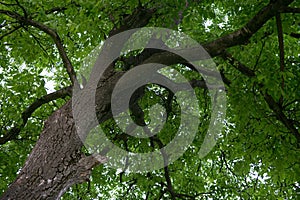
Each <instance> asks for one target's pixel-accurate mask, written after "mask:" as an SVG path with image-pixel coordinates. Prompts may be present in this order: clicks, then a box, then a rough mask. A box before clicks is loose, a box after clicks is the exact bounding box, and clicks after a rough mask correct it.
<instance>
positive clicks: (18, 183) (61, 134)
mask: <svg viewBox="0 0 300 200" xmlns="http://www.w3.org/2000/svg"><path fill="white" fill-rule="evenodd" d="M71 109H72V106H71V101H69V102H68V103H67V104H65V105H64V106H63V107H62V108H60V109H59V110H57V111H56V112H54V113H53V114H52V115H51V116H50V117H49V118H48V120H47V121H46V122H45V128H44V130H43V132H42V133H41V135H40V138H39V140H38V142H37V143H36V145H35V147H34V149H33V150H32V152H31V154H30V156H29V157H28V159H27V161H26V163H25V165H24V167H23V168H22V170H21V172H20V173H19V175H18V177H17V178H16V180H15V181H14V183H12V184H11V186H10V187H9V188H8V190H7V191H6V192H5V193H4V194H3V196H2V197H1V200H4V199H14V200H15V199H59V198H60V196H61V195H62V194H63V193H64V192H65V191H66V190H67V189H68V188H69V187H70V186H71V185H73V184H76V183H81V182H84V181H86V180H87V179H88V177H89V175H90V170H91V168H92V167H93V166H94V165H95V164H97V163H98V161H97V160H96V159H94V158H93V157H86V156H84V155H83V154H82V153H81V151H80V150H81V147H82V142H81V140H80V139H79V137H78V135H77V133H76V129H75V126H74V120H73V117H72V111H71ZM100 160H101V158H100ZM102 160H103V161H105V158H104V157H103V159H102Z"/></svg>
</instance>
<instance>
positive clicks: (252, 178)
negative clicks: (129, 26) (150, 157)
mask: <svg viewBox="0 0 300 200" xmlns="http://www.w3.org/2000/svg"><path fill="white" fill-rule="evenodd" d="M16 2H18V1H1V2H0V10H10V11H14V12H17V13H19V14H20V15H27V16H28V17H30V18H33V19H34V20H36V21H38V22H40V23H43V24H45V25H47V26H48V27H51V28H52V29H54V30H55V31H57V33H58V35H59V36H60V37H61V39H62V41H63V44H64V46H65V49H66V52H67V54H68V56H69V58H70V60H71V62H72V63H73V66H74V68H75V71H76V70H78V69H79V68H80V66H81V62H82V61H83V59H84V58H85V57H86V56H87V55H88V54H89V53H90V52H91V51H92V50H93V49H94V48H95V47H96V46H97V45H99V44H100V43H101V42H102V41H104V40H105V38H106V37H107V36H108V35H109V31H110V30H111V29H112V28H113V27H119V26H120V25H121V24H122V20H123V19H124V18H125V17H126V16H128V15H131V14H132V13H133V12H134V9H135V8H136V7H138V6H140V5H142V6H144V7H147V8H156V9H157V10H156V12H155V14H154V16H153V17H152V18H151V20H150V22H149V23H148V26H157V27H166V28H172V29H174V30H180V31H182V32H184V33H186V34H187V35H189V36H190V37H192V38H193V39H195V40H197V41H198V42H200V43H201V44H205V43H208V42H210V41H213V40H215V39H217V38H220V37H221V36H224V35H227V34H229V33H231V32H233V31H235V30H237V29H239V28H241V27H243V26H244V25H245V24H247V23H248V22H249V20H250V19H251V18H252V17H253V16H254V15H256V14H257V13H258V11H259V10H261V9H262V8H263V7H265V6H267V5H268V4H269V1H264V0H259V1H257V0H250V1H239V2H237V1H235V0H227V1H210V0H203V1H197V0H194V1H192V0H186V1H176V0H165V1H136V0H128V1H122V0H119V1H106V0H103V1H95V0H89V1H81V0H77V1H73V0H68V1H45V0H42V1H24V2H21V6H20V5H17V3H16ZM10 4H13V5H10ZM15 4H16V5H15ZM139 4H140V5H139ZM290 7H295V8H297V7H298V8H300V3H299V2H297V1H295V2H294V3H292V4H291V5H290ZM23 8H25V9H23ZM54 8H57V10H56V11H54V10H53V9H54ZM58 8H61V9H58ZM51 9H52V10H51ZM24 10H26V12H24ZM281 19H282V26H283V37H284V51H285V55H284V63H285V66H284V70H281V65H280V49H279V46H278V38H277V37H278V29H277V27H276V20H275V18H272V19H270V20H269V21H268V22H267V23H266V24H265V25H264V26H262V27H261V28H260V29H259V30H258V32H257V33H255V34H254V35H253V36H252V37H251V38H250V39H249V41H247V43H245V44H242V45H238V46H234V47H231V48H229V49H227V51H228V52H229V53H230V54H231V55H232V56H233V57H234V59H235V61H234V63H232V62H230V61H229V60H228V59H224V58H223V57H222V56H218V57H214V61H215V63H216V64H217V66H218V69H219V70H220V71H221V72H222V73H223V74H224V76H225V77H226V79H228V80H229V81H230V84H227V85H226V91H227V98H228V105H227V111H226V112H227V116H226V121H225V127H224V130H223V132H222V133H221V137H220V139H219V140H218V143H217V145H216V146H215V148H214V149H213V151H211V152H210V153H209V154H208V155H207V156H206V157H204V158H201V159H200V158H199V157H197V152H198V150H199V148H200V145H201V142H202V141H203V134H204V133H205V132H206V130H207V127H208V124H209V123H208V122H209V119H210V114H209V113H210V103H209V102H210V98H209V96H208V94H207V91H206V90H205V89H203V88H196V89H195V93H196V95H197V98H198V100H199V106H200V107H201V126H199V129H198V134H197V136H196V138H195V140H194V142H193V143H192V144H191V145H190V147H189V148H188V150H187V151H186V152H185V154H184V155H183V156H182V157H180V158H179V159H178V160H176V161H175V162H174V163H172V164H170V165H169V166H168V173H169V175H168V176H169V177H170V179H171V182H172V188H173V190H174V191H175V192H176V195H177V196H176V198H179V199H180V198H181V199H194V198H196V199H252V198H253V199H296V198H297V197H299V196H300V178H299V177H300V161H299V160H300V159H299V158H300V157H299V155H300V149H299V146H300V144H299V141H297V139H296V137H295V136H294V135H293V134H291V130H289V129H288V128H287V127H286V126H285V125H284V124H283V123H282V121H280V119H279V118H278V115H276V113H274V110H272V108H270V105H269V104H268V102H267V101H266V99H265V96H264V95H265V94H266V93H268V94H269V95H271V96H272V97H273V99H274V100H275V101H276V102H280V101H281V99H282V100H283V101H282V104H281V109H282V111H283V113H284V114H285V115H286V116H287V117H288V119H289V120H291V121H292V122H293V125H294V127H295V128H296V130H298V133H299V129H300V124H299V121H300V102H299V101H300V90H299V88H300V82H299V78H298V77H299V76H300V54H299V52H300V45H299V44H300V41H299V38H295V37H293V36H292V34H291V33H298V34H299V30H300V29H299V27H300V14H299V13H281ZM0 24H1V28H0V30H1V32H0V33H1V34H0V38H1V40H0V42H1V45H0V58H1V59H0V80H1V81H0V85H1V87H0V97H1V98H0V110H1V118H0V128H1V129H0V130H1V132H0V136H1V137H2V136H4V134H5V133H6V132H7V131H8V130H9V129H11V128H12V127H14V126H20V125H21V124H22V112H23V111H24V110H25V109H26V108H27V107H28V106H29V105H31V104H32V103H33V102H34V101H35V100H36V99H38V98H41V97H42V96H44V95H46V94H47V93H50V92H51V91H50V90H49V85H48V84H47V83H49V82H50V83H53V88H51V90H58V89H61V88H63V87H66V86H68V85H70V81H69V78H68V74H67V73H66V70H65V68H64V66H63V63H62V61H61V57H60V55H59V53H58V50H57V48H56V47H55V46H54V44H53V41H52V40H51V38H50V37H49V36H48V35H47V34H45V33H44V32H42V31H41V30H39V29H37V28H35V27H32V26H28V25H26V24H21V25H19V24H18V23H17V21H16V20H15V19H12V18H11V17H9V16H6V15H3V14H0ZM18 26H20V27H18ZM14 29H16V30H14ZM12 30H14V31H13V32H12V33H10V34H7V35H5V34H6V33H8V32H9V31H12ZM239 63H242V64H243V65H245V66H246V67H248V68H249V69H251V70H252V71H254V72H255V76H254V77H251V76H247V75H245V74H243V72H241V71H240V70H237V67H236V66H237V65H238V64H239ZM174 69H177V70H178V71H180V73H181V74H182V75H184V76H185V77H186V78H187V79H189V80H192V79H194V78H199V77H197V76H196V75H195V73H193V72H192V71H191V70H189V69H186V70H184V68H183V67H182V66H181V65H176V66H174ZM282 80H284V87H282ZM47 87H48V88H47ZM51 87H52V86H51ZM155 88H156V86H155V85H154V86H153V85H150V86H149V87H147V88H146V89H145V96H144V97H143V98H141V99H140V100H139V105H140V106H141V107H142V108H143V109H144V110H145V114H146V118H145V119H146V121H147V120H148V121H149V122H150V123H151V116H149V113H147V112H148V111H149V108H150V107H151V106H152V105H155V104H157V103H158V104H161V105H163V106H167V105H169V104H170V102H168V98H167V97H168V95H170V94H169V92H168V91H167V90H164V89H163V88H160V89H158V90H157V91H155ZM158 93H159V95H157V94H158ZM67 100H68V98H66V99H56V100H54V101H51V102H49V103H47V104H44V105H43V106H41V107H40V108H38V109H37V110H36V111H35V112H34V113H33V115H32V116H31V117H30V118H29V120H28V122H27V124H26V126H25V127H22V129H21V132H20V133H19V135H18V136H17V137H16V138H15V139H13V140H11V141H8V142H6V143H5V144H2V145H1V146H0V158H1V163H0V180H1V181H0V191H1V193H2V192H4V191H5V190H6V188H7V187H8V184H10V183H11V182H13V180H14V179H15V177H16V175H17V173H18V171H19V170H20V168H21V167H22V165H23V164H24V162H25V159H26V158H27V156H28V154H29V153H30V151H31V149H32V148H33V146H34V144H35V142H36V141H37V140H38V137H39V133H40V132H41V130H42V128H43V121H44V120H45V119H46V118H47V117H48V116H49V115H50V114H51V113H52V112H54V110H56V109H58V108H59V107H61V106H62V105H63V104H64V103H65V102H66V101H67ZM171 104H172V105H173V106H174V107H175V110H173V113H172V115H171V116H169V118H170V119H171V118H173V119H175V120H173V121H172V120H168V121H167V124H166V125H165V126H164V131H162V133H160V135H158V137H159V138H160V139H161V140H162V142H163V144H164V145H165V144H167V143H168V141H170V139H172V137H173V135H172V133H173V130H176V129H177V128H178V120H179V119H180V116H178V115H179V112H178V110H176V106H178V105H176V100H175V99H173V100H172V102H171ZM147 109H148V110H147ZM147 115H148V116H147ZM102 126H103V127H104V129H105V130H107V133H106V134H108V135H109V137H111V138H114V137H116V135H121V134H122V132H121V131H120V130H119V129H118V127H116V125H115V124H114V122H113V120H108V121H106V122H105V123H103V124H102ZM110 130H112V132H109V131H110ZM115 142H116V144H118V145H119V146H120V147H124V148H128V149H130V150H131V151H133V152H140V151H143V152H147V151H150V150H151V148H150V147H149V146H147V145H148V143H149V142H150V141H147V140H143V141H142V140H141V141H138V140H136V139H134V138H131V139H129V142H128V144H127V143H126V145H125V143H124V141H122V140H116V141H115ZM125 146H126V147H125ZM154 148H159V145H156V146H154ZM168 186H169V185H168V183H167V180H166V174H165V169H161V170H156V171H153V172H151V173H124V172H121V171H116V170H113V169H110V168H108V167H106V166H105V165H104V166H98V167H96V168H95V169H94V170H93V173H92V176H91V180H90V182H88V183H83V184H80V185H75V186H73V187H71V188H70V189H69V190H68V191H67V192H66V194H65V195H64V196H63V199H76V198H77V199H100V198H101V199H141V198H142V199H147V198H148V199H170V198H172V194H171V192H170V191H169V190H168Z"/></svg>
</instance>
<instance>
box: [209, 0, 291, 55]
mask: <svg viewBox="0 0 300 200" xmlns="http://www.w3.org/2000/svg"><path fill="white" fill-rule="evenodd" d="M292 2H293V0H278V1H276V2H271V3H269V5H267V6H266V7H264V8H263V9H261V10H260V11H259V12H258V13H257V14H256V15H255V16H254V17H253V18H252V19H251V20H250V21H249V22H248V23H247V24H246V25H245V26H244V27H242V28H241V29H239V30H237V31H235V32H233V33H231V34H228V35H225V36H223V37H221V38H219V39H217V40H215V41H212V42H210V43H208V44H205V45H204V48H205V49H206V50H207V52H208V53H209V54H210V55H211V56H212V57H214V56H217V55H219V54H221V53H222V51H224V50H225V49H227V48H229V47H233V46H236V45H241V44H245V43H247V41H248V40H249V39H250V37H252V35H253V34H255V33H256V32H257V31H258V30H259V29H260V28H261V27H262V26H263V25H264V24H265V23H266V22H267V21H268V20H269V19H271V18H272V17H274V16H275V15H276V13H277V12H278V10H280V9H283V8H285V7H286V6H288V5H289V4H291V3H292Z"/></svg>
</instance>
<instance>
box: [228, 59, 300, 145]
mask: <svg viewBox="0 0 300 200" xmlns="http://www.w3.org/2000/svg"><path fill="white" fill-rule="evenodd" d="M226 58H227V57H226ZM229 59H231V60H230V61H229V62H233V63H236V65H238V66H243V67H242V68H239V67H235V68H236V69H237V70H239V71H240V72H241V73H242V74H244V75H246V76H248V77H256V75H255V72H251V69H249V68H248V67H246V66H245V65H243V64H242V63H241V62H239V61H238V60H236V59H234V57H232V56H230V57H229ZM249 72H251V73H249ZM252 73H253V74H252ZM261 93H262V94H263V96H264V99H265V101H266V102H267V104H268V106H269V108H270V109H271V110H272V111H273V112H274V113H275V115H276V118H277V119H278V120H279V121H281V122H282V124H283V125H284V126H285V127H286V128H287V129H288V130H289V131H290V132H291V133H292V134H293V135H294V136H295V137H296V139H297V144H298V145H300V133H299V132H298V130H297V129H296V128H295V126H294V124H293V121H291V120H290V119H288V117H287V116H286V115H285V114H284V112H283V108H282V106H280V105H279V104H278V103H277V102H276V101H275V100H274V98H273V97H272V96H271V95H269V94H268V93H267V92H265V93H263V92H261Z"/></svg>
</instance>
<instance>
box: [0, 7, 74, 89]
mask: <svg viewBox="0 0 300 200" xmlns="http://www.w3.org/2000/svg"><path fill="white" fill-rule="evenodd" d="M0 14H5V15H7V16H9V17H11V18H14V19H16V20H18V21H19V22H20V23H23V24H26V25H30V26H33V27H36V28H38V29H39V30H41V31H43V32H45V33H46V34H47V35H49V36H50V37H51V38H52V39H53V41H54V43H55V45H56V47H57V49H58V52H59V55H60V57H61V59H62V61H63V63H64V67H65V68H66V70H67V73H68V75H69V77H70V80H71V82H72V84H73V85H74V84H75V83H77V78H76V73H75V70H74V68H73V65H72V64H71V61H70V59H69V57H68V56H67V53H66V51H65V48H64V46H63V44H62V41H61V38H60V37H59V35H58V34H57V32H56V31H55V30H53V29H51V28H49V27H48V26H46V25H44V24H41V23H39V22H36V21H34V20H32V19H29V18H26V17H23V16H21V15H19V14H18V13H15V12H12V11H9V10H0Z"/></svg>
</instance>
